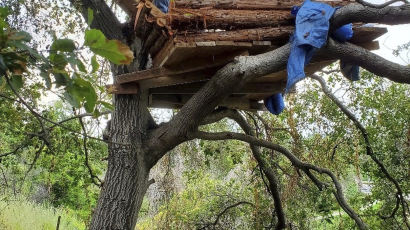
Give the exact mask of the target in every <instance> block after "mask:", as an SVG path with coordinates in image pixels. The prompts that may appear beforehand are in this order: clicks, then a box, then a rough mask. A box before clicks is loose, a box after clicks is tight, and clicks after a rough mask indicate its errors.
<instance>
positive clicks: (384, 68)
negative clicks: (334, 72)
mask: <svg viewBox="0 0 410 230" xmlns="http://www.w3.org/2000/svg"><path fill="white" fill-rule="evenodd" d="M409 18H410V15H409ZM325 49H326V51H327V55H329V56H331V57H332V58H339V59H341V60H346V61H349V62H350V63H355V64H357V65H359V66H361V67H363V68H365V69H367V70H368V71H370V72H372V73H374V74H376V75H378V76H382V77H385V78H387V79H389V80H392V81H395V82H398V83H406V84H410V66H403V65H399V64H397V63H394V62H391V61H388V60H386V59H384V58H382V57H380V56H379V55H377V54H374V53H372V52H370V51H368V50H366V49H364V48H362V47H359V46H356V45H353V44H351V43H348V42H345V43H339V42H336V41H335V40H333V39H331V38H329V41H328V43H327V45H326V46H325Z"/></svg>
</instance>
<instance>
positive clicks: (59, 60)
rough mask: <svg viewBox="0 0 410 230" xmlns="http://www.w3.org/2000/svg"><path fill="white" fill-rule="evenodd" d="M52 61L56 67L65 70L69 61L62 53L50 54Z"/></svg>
mask: <svg viewBox="0 0 410 230" xmlns="http://www.w3.org/2000/svg"><path fill="white" fill-rule="evenodd" d="M49 58H50V62H51V64H53V65H54V67H55V68H57V69H60V70H64V68H65V67H66V65H67V64H68V61H67V59H66V57H65V56H64V55H62V54H50V57H49Z"/></svg>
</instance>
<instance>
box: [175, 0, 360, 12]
mask: <svg viewBox="0 0 410 230" xmlns="http://www.w3.org/2000/svg"><path fill="white" fill-rule="evenodd" d="M320 2H324V3H326V4H329V5H332V6H343V5H346V4H349V3H351V2H354V0H323V1H320ZM302 3H303V1H301V0H251V1H250V0H174V5H173V6H174V7H175V8H190V9H203V8H208V9H241V10H289V9H290V8H291V7H292V6H295V5H301V4H302Z"/></svg>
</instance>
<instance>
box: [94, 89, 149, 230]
mask: <svg viewBox="0 0 410 230" xmlns="http://www.w3.org/2000/svg"><path fill="white" fill-rule="evenodd" d="M140 102H141V98H140V96H139V95H118V96H116V98H115V111H114V113H113V117H112V120H111V127H110V129H111V132H110V133H111V138H110V141H111V142H112V143H111V144H110V145H109V157H108V170H107V173H106V176H105V183H104V185H103V188H102V190H101V194H100V197H99V200H98V205H97V207H96V209H95V212H94V213H93V219H92V222H91V226H90V229H95V230H101V229H110V230H114V229H134V226H135V224H136V221H137V216H138V210H139V209H140V207H141V204H142V200H143V197H144V194H145V192H146V190H147V188H148V186H149V183H148V174H149V168H148V167H147V165H146V163H145V159H144V156H145V155H147V153H146V150H144V148H143V146H141V143H142V137H143V136H144V133H145V132H144V130H146V129H141V128H142V125H141V122H143V120H144V119H143V116H141V113H140V111H141V110H140Z"/></svg>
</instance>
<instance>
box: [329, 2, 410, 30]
mask: <svg viewBox="0 0 410 230" xmlns="http://www.w3.org/2000/svg"><path fill="white" fill-rule="evenodd" d="M330 22H331V26H332V28H339V27H340V26H342V25H345V24H348V23H354V22H362V23H381V24H387V25H398V24H407V23H410V4H405V5H402V6H387V7H384V8H382V9H377V8H374V7H368V6H363V5H361V4H356V3H353V4H349V5H347V6H344V7H342V8H340V9H338V10H336V12H335V14H334V15H333V17H332V19H331V21H330Z"/></svg>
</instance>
